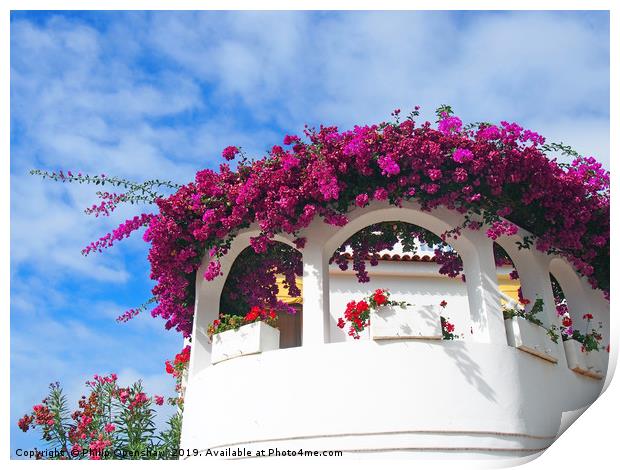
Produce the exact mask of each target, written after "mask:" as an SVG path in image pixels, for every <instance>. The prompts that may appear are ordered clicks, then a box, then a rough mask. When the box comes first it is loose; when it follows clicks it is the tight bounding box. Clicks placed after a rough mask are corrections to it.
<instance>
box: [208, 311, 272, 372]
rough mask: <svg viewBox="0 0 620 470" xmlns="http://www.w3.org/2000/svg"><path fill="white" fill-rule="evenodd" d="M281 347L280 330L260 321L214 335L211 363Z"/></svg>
mask: <svg viewBox="0 0 620 470" xmlns="http://www.w3.org/2000/svg"><path fill="white" fill-rule="evenodd" d="M279 348H280V330H278V329H277V328H273V327H271V326H269V325H268V324H267V323H265V322H262V321H259V322H254V323H250V324H249V325H243V326H242V327H241V328H239V329H237V330H228V331H224V332H222V333H218V334H215V335H213V347H212V349H211V364H217V363H218V362H222V361H225V360H227V359H232V358H234V357H239V356H247V355H249V354H258V353H261V352H263V351H271V350H274V349H279Z"/></svg>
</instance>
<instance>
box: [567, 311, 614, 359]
mask: <svg viewBox="0 0 620 470" xmlns="http://www.w3.org/2000/svg"><path fill="white" fill-rule="evenodd" d="M567 318H568V321H566V319H567ZM583 319H584V320H586V326H585V333H582V332H581V331H579V330H577V329H573V327H572V320H571V319H570V317H568V316H565V317H563V319H562V325H565V324H568V326H567V327H565V328H562V327H561V328H560V329H561V331H562V339H563V340H564V341H568V340H569V339H574V340H576V341H578V342H579V343H581V350H582V351H599V350H600V349H602V346H601V342H602V341H603V335H601V333H600V332H599V330H597V329H595V328H590V322H591V321H592V320H594V316H593V315H592V314H591V313H586V314H584V315H583ZM598 327H599V329H601V328H602V327H603V324H602V323H601V322H599V324H598ZM607 352H609V345H608V346H607Z"/></svg>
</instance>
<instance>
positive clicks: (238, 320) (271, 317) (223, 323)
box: [207, 306, 278, 340]
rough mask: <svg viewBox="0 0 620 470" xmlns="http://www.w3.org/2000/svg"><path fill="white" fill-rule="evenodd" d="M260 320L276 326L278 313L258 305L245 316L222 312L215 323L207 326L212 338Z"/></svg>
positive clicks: (208, 333)
mask: <svg viewBox="0 0 620 470" xmlns="http://www.w3.org/2000/svg"><path fill="white" fill-rule="evenodd" d="M259 321H262V322H265V323H267V324H268V325H269V326H272V327H274V328H276V325H277V323H278V315H277V314H276V312H275V310H273V309H269V310H268V309H265V308H261V307H257V306H254V307H252V308H251V309H250V311H249V312H248V313H247V314H246V315H245V316H241V315H231V314H224V313H220V316H219V318H217V319H215V320H213V323H211V324H210V325H209V327H208V328H207V335H208V336H209V339H210V340H212V339H213V335H216V334H218V333H223V332H224V331H228V330H237V329H239V328H241V327H242V326H244V325H250V324H252V323H256V322H259Z"/></svg>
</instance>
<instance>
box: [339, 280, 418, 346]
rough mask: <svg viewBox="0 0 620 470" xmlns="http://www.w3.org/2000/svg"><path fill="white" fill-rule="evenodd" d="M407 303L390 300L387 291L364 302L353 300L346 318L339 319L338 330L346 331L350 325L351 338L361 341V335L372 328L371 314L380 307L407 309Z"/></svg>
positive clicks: (379, 291)
mask: <svg viewBox="0 0 620 470" xmlns="http://www.w3.org/2000/svg"><path fill="white" fill-rule="evenodd" d="M407 305H409V304H408V303H407V302H396V301H393V300H390V292H389V291H388V290H387V289H377V290H376V291H374V292H373V293H372V294H371V295H369V296H368V297H366V298H365V299H363V300H360V301H355V300H352V301H350V302H349V303H348V304H347V307H346V309H345V311H344V318H342V317H340V318H339V319H338V328H340V329H344V327H345V326H346V325H347V323H349V332H348V334H349V336H352V337H353V338H355V339H360V333H361V332H362V331H364V329H365V328H366V327H368V326H370V312H371V311H372V310H376V309H377V308H379V307H384V306H399V307H401V308H405V307H406V306H407Z"/></svg>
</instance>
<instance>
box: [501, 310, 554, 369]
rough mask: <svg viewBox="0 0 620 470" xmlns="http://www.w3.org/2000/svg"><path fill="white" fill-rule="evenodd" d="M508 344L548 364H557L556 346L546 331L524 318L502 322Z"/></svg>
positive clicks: (513, 318) (514, 318)
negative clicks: (504, 326)
mask: <svg viewBox="0 0 620 470" xmlns="http://www.w3.org/2000/svg"><path fill="white" fill-rule="evenodd" d="M504 324H505V325H506V337H507V339H508V344H509V345H510V346H513V347H515V348H517V349H520V350H521V351H525V352H527V353H530V354H533V355H534V356H537V357H540V358H541V359H544V360H546V361H549V362H553V363H556V362H558V345H557V344H556V343H554V342H553V341H552V340H551V338H550V337H549V335H548V334H547V330H546V329H545V328H543V327H542V326H539V325H537V324H535V323H532V322H530V321H528V320H526V319H525V318H521V317H512V318H509V319H508V320H505V321H504Z"/></svg>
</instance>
